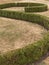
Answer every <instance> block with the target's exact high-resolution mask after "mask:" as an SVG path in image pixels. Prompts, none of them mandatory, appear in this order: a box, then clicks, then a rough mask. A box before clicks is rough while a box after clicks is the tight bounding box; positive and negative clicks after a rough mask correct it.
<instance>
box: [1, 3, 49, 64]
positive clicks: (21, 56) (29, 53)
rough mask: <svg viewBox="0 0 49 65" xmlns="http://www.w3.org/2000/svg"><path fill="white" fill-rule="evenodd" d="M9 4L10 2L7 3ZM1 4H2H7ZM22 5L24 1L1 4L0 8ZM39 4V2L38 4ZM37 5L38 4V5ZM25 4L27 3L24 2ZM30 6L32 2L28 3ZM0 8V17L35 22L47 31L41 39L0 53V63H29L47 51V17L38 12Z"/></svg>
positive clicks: (48, 46) (48, 28) (48, 19)
mask: <svg viewBox="0 0 49 65" xmlns="http://www.w3.org/2000/svg"><path fill="white" fill-rule="evenodd" d="M8 4H10V3H8ZM8 4H3V5H8ZM20 5H21V6H24V3H23V4H21V3H19V4H14V5H13V3H12V5H9V6H2V5H0V6H2V7H0V8H1V9H3V8H6V7H14V6H20ZM39 5H40V6H41V4H39ZM39 5H38V6H39ZM25 6H27V4H25ZM30 6H32V4H30ZM1 9H0V17H7V18H12V19H18V20H25V21H29V22H32V23H37V24H40V25H42V26H44V27H45V28H46V29H47V30H48V32H47V34H45V36H44V37H43V39H41V40H39V41H37V42H35V43H34V44H30V45H28V46H26V47H24V48H22V49H17V50H12V51H10V52H7V53H5V54H0V65H29V63H32V62H35V61H37V60H39V59H40V58H41V57H42V56H43V55H44V54H46V53H47V52H48V51H49V18H48V17H46V16H42V15H39V14H29V13H26V12H16V11H6V10H1Z"/></svg>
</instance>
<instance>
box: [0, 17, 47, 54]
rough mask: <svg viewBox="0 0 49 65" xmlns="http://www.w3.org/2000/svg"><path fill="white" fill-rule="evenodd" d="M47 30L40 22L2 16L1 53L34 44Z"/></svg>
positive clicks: (0, 22)
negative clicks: (35, 22) (34, 22)
mask: <svg viewBox="0 0 49 65" xmlns="http://www.w3.org/2000/svg"><path fill="white" fill-rule="evenodd" d="M45 32H47V31H46V29H44V28H43V27H42V26H40V25H38V24H33V23H30V22H26V21H21V20H14V19H8V18H2V17H0V53H2V52H6V51H9V50H11V49H17V48H22V47H24V46H26V45H28V44H32V43H33V42H36V41H38V40H40V39H41V38H42V37H43V34H44V33H45Z"/></svg>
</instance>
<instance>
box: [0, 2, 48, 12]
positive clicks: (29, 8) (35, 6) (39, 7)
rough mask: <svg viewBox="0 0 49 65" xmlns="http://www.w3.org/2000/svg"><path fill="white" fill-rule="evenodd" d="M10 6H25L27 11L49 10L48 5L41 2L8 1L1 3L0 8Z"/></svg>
mask: <svg viewBox="0 0 49 65" xmlns="http://www.w3.org/2000/svg"><path fill="white" fill-rule="evenodd" d="M8 7H25V8H24V9H25V12H43V11H47V10H48V7H47V5H45V4H41V3H7V4H2V5H0V9H3V8H8Z"/></svg>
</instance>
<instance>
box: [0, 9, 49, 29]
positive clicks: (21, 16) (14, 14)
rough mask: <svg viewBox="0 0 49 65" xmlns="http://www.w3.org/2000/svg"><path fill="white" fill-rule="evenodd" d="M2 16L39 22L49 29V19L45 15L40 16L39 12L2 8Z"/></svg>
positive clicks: (0, 11) (0, 12)
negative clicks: (31, 12)
mask: <svg viewBox="0 0 49 65" xmlns="http://www.w3.org/2000/svg"><path fill="white" fill-rule="evenodd" d="M0 16H2V17H8V18H12V19H18V20H25V21H30V22H33V23H38V24H40V25H42V26H44V27H45V28H46V29H49V19H48V18H47V17H45V16H40V15H37V14H29V13H25V12H23V13H22V12H16V11H6V10H0ZM45 18H46V19H45Z"/></svg>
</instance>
